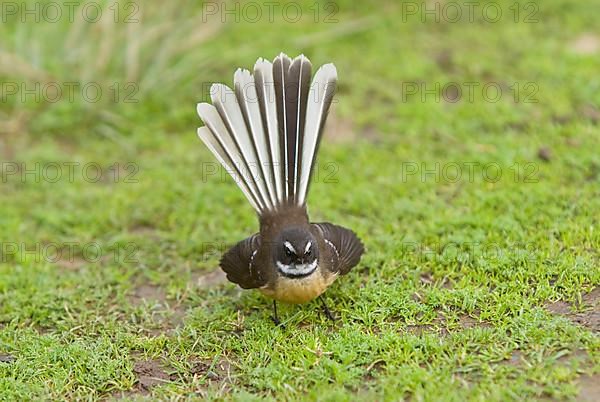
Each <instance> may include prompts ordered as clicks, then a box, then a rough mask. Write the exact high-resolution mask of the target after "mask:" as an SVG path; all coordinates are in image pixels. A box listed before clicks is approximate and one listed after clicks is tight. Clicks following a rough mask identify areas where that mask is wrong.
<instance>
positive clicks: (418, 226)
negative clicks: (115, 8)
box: [0, 0, 600, 401]
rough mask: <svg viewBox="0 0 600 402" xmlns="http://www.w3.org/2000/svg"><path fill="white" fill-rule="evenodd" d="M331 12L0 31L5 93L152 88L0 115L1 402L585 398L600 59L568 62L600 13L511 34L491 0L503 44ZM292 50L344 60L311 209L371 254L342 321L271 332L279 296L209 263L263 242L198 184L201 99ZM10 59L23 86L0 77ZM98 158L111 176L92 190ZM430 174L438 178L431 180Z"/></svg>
mask: <svg viewBox="0 0 600 402" xmlns="http://www.w3.org/2000/svg"><path fill="white" fill-rule="evenodd" d="M592 3H594V4H592ZM337 4H338V5H339V11H338V12H337V13H336V15H335V18H337V19H338V20H339V21H338V22H337V23H324V22H323V21H320V22H318V23H315V22H314V21H313V14H309V13H312V11H311V8H310V7H312V6H313V2H310V1H307V2H303V3H302V7H303V10H304V12H305V13H306V17H305V18H303V19H302V20H301V21H299V22H297V23H289V22H286V21H285V19H283V18H282V17H281V14H276V18H275V20H274V22H273V23H270V22H269V21H268V20H266V18H267V16H264V18H263V19H262V20H261V21H260V22H258V23H248V22H244V21H241V22H240V23H235V22H234V21H233V20H232V19H233V18H234V17H229V18H230V19H229V21H228V22H227V23H224V24H221V23H220V22H219V20H218V18H217V19H216V20H214V19H213V20H211V21H212V25H211V24H209V23H206V24H204V23H202V16H201V7H200V6H199V5H194V4H193V3H192V2H190V3H189V4H188V3H186V4H185V5H183V6H181V8H178V7H175V6H171V8H169V9H167V10H166V11H164V12H160V11H159V7H158V6H155V5H151V4H150V3H149V2H148V3H140V6H141V9H142V11H143V15H144V20H143V21H144V22H143V23H140V24H138V25H136V26H135V27H133V28H130V27H127V26H126V25H125V24H114V25H110V24H109V25H108V26H105V27H104V28H102V29H100V28H99V25H98V24H90V25H85V24H83V25H82V27H83V28H82V27H80V28H74V25H73V24H70V23H68V21H61V23H57V24H43V23H39V24H35V23H30V24H21V23H18V22H14V21H13V23H8V24H2V25H1V26H0V33H2V38H3V42H2V46H1V47H0V56H1V57H0V76H1V77H2V81H3V82H28V83H30V84H31V83H32V82H33V83H35V82H49V81H48V80H50V79H51V80H55V81H59V82H69V81H82V82H89V81H94V82H99V83H101V84H102V86H103V88H107V87H108V86H110V85H111V84H112V83H114V82H119V83H121V84H123V83H128V82H134V83H137V84H138V85H139V92H138V93H137V95H136V97H137V99H138V100H139V102H138V103H125V102H122V101H121V102H116V103H115V102H112V101H110V99H108V98H106V97H103V98H102V101H101V102H100V103H99V104H90V103H88V102H84V101H82V100H81V99H79V100H77V101H75V102H65V101H62V102H56V103H53V104H48V103H44V102H35V101H33V100H31V99H28V100H26V102H21V101H20V100H19V99H18V98H15V97H10V98H8V101H5V102H2V103H0V116H2V118H3V120H4V123H3V124H2V125H1V126H0V147H1V148H0V157H1V158H2V159H1V161H2V170H3V174H2V181H1V182H0V205H1V208H2V212H1V213H0V233H1V235H0V236H1V237H0V239H1V242H2V247H3V248H2V249H1V251H2V253H1V257H2V258H1V259H0V357H2V356H4V358H5V359H6V360H8V358H7V356H11V357H12V361H11V362H8V363H2V362H0V399H3V400H32V399H35V400H38V399H92V400H94V399H106V398H109V399H110V398H118V397H121V396H124V397H125V398H128V399H144V398H146V399H188V398H189V399H194V398H202V397H208V398H211V399H237V400H251V399H253V398H254V399H259V398H261V399H262V398H268V399H272V400H295V399H306V400H354V399H357V398H358V399H362V400H400V399H402V398H406V399H412V400H455V401H462V400H482V401H484V400H485V401H490V400H497V401H504V400H537V399H550V400H569V399H576V398H578V395H579V398H584V397H585V396H586V395H587V397H588V398H589V397H590V395H593V393H592V394H590V392H593V391H590V389H591V388H590V389H587V390H586V389H585V384H586V383H587V384H589V383H594V382H596V383H597V381H598V373H599V372H600V359H599V358H600V338H599V337H598V324H597V314H598V309H599V308H600V307H599V306H600V304H598V303H599V302H598V296H597V290H596V291H595V292H594V293H592V295H591V296H590V295H589V293H590V292H591V291H592V290H594V289H597V286H598V285H599V284H600V269H599V267H600V261H599V254H598V250H599V248H600V232H599V230H598V218H599V214H598V211H600V186H599V184H600V153H599V152H598V150H599V144H600V128H599V126H598V124H599V117H598V116H599V114H600V76H599V75H598V74H597V60H598V56H599V55H600V49H598V46H600V45H598V44H596V49H595V50H594V48H593V46H592V50H589V49H588V50H585V49H583V50H582V49H581V47H580V46H578V45H576V42H577V41H578V39H580V38H582V37H583V36H585V35H587V36H588V37H590V36H591V37H592V39H593V38H595V40H596V42H599V41H600V24H599V23H598V19H597V16H596V15H595V14H594V13H593V12H591V11H590V10H592V7H593V6H594V5H595V6H596V7H597V6H600V4H598V2H597V1H595V0H594V1H593V2H587V3H582V2H577V1H575V0H553V1H545V2H537V3H536V4H538V5H539V10H538V11H537V13H536V15H535V16H536V18H537V19H538V20H539V22H537V23H524V22H520V23H515V22H514V21H513V14H512V11H510V9H509V7H510V6H511V5H512V4H513V2H511V1H500V2H499V3H498V4H499V5H500V6H501V7H502V9H503V11H504V14H505V15H506V18H503V19H502V20H501V21H499V22H497V23H493V24H492V23H486V22H485V21H483V20H482V19H481V18H478V20H477V21H474V22H472V23H471V22H468V21H462V22H457V23H449V22H444V21H442V22H440V23H435V22H434V21H432V20H429V21H426V22H425V23H423V22H421V21H420V19H419V17H418V16H415V17H412V16H407V15H406V14H404V17H403V9H402V6H401V5H400V4H399V3H398V2H393V1H389V2H382V3H381V4H377V5H375V4H374V5H366V4H365V5H356V4H355V2H351V1H349V0H348V1H338V2H337ZM105 5H108V4H105ZM523 5H524V3H523ZM323 13H324V12H323ZM475 15H476V16H478V15H480V14H477V13H476V14H475ZM322 19H323V16H321V17H320V20H322ZM198 21H200V22H198ZM161 24H163V25H161ZM159 26H163V27H166V28H163V29H165V30H164V33H163V34H162V35H160V36H158V37H153V36H152V35H153V34H152V32H151V31H152V28H156V27H159ZM75 29H80V31H77V30H75ZM128 29H133V30H134V33H129V34H128ZM201 30H206V32H204V31H202V32H203V33H201ZM107 32H111V33H110V35H108V34H107ZM194 32H195V33H197V34H198V36H197V37H194V36H193V33H194ZM73 35H74V37H75V38H78V39H77V40H73V39H70V40H71V42H68V40H69V39H68V38H69V37H71V36H73ZM107 35H108V36H107ZM128 35H131V36H128ZM136 35H139V37H141V38H142V39H143V40H141V44H140V48H139V49H140V50H139V52H138V53H136V52H134V51H131V50H129V52H133V53H131V54H129V53H127V52H128V51H127V49H130V48H131V40H133V39H132V38H135V37H137V36H136ZM102 38H104V39H102ZM102 40H104V41H105V42H102ZM592 42H593V40H592ZM24 43H29V44H30V46H23V44H24ZM66 43H71V45H70V47H69V46H67V45H65V44H66ZM102 43H104V45H102ZM103 46H104V47H103ZM102 49H104V50H102ZM161 49H162V50H161ZM165 49H166V50H165ZM282 50H283V51H285V52H287V53H288V54H290V55H296V54H299V53H305V54H306V55H307V56H308V57H310V58H311V60H312V61H313V63H314V64H316V65H319V64H322V63H325V62H328V61H333V62H334V63H335V64H336V66H337V68H338V71H339V76H340V85H339V92H338V95H337V101H338V103H337V104H336V106H335V110H334V116H332V118H331V120H330V123H331V124H330V125H329V130H328V132H327V133H326V136H325V139H324V141H323V146H322V148H321V154H320V157H319V158H320V159H319V165H320V171H319V180H317V182H316V183H314V185H313V186H312V188H311V193H310V196H309V205H310V213H311V217H312V219H313V220H315V221H320V220H327V221H331V222H335V223H337V224H341V225H344V226H347V227H350V228H353V229H354V230H355V231H356V232H357V233H358V234H359V236H360V237H361V238H362V239H363V241H364V243H365V245H366V248H367V253H366V254H365V256H364V257H363V259H362V261H361V263H360V265H359V266H357V267H356V268H355V269H354V270H353V271H352V272H351V273H350V274H349V275H348V276H346V277H343V278H341V279H340V280H338V281H337V282H336V283H335V284H334V286H332V288H331V289H330V290H329V291H328V292H327V296H328V298H329V304H330V307H331V308H332V309H333V310H335V312H336V314H337V315H338V316H339V320H338V321H337V322H335V323H331V322H329V321H328V320H327V319H326V318H325V317H324V315H323V314H322V313H321V312H320V308H319V306H318V304H317V303H312V304H308V305H305V306H282V307H281V309H280V314H281V316H282V318H283V320H284V322H285V328H276V327H274V326H273V324H272V322H271V321H270V319H269V315H270V302H269V301H268V300H267V299H265V298H263V297H262V296H261V295H259V294H258V293H256V292H251V291H240V290H239V289H237V288H236V287H234V286H233V285H232V284H229V283H224V282H222V281H219V280H216V281H214V280H211V278H212V279H214V278H215V275H214V274H213V273H214V272H215V270H218V257H219V251H220V250H221V251H222V250H223V249H224V248H225V247H227V246H228V245H231V244H233V243H235V242H237V241H239V240H241V239H243V238H245V237H246V236H248V235H249V234H251V233H254V232H255V231H256V230H257V222H256V218H255V216H254V214H253V212H252V210H251V208H250V207H249V205H248V204H247V202H246V201H245V200H244V198H243V196H242V194H241V193H240V192H239V190H238V189H237V187H236V186H235V185H234V184H233V182H232V181H231V180H230V179H228V178H227V179H221V177H219V176H209V177H204V176H206V170H205V169H206V168H207V167H209V166H213V165H212V164H213V163H215V160H214V159H213V157H212V156H211V155H210V153H209V152H208V151H207V150H206V149H205V148H204V146H203V145H202V144H201V143H200V141H199V140H198V139H197V137H196V135H195V130H196V127H197V126H198V125H199V124H200V123H199V119H198V118H197V116H196V113H195V103H196V102H198V101H200V100H204V99H206V98H207V95H208V94H207V93H206V85H205V84H206V83H210V82H214V81H220V82H226V83H229V84H231V81H232V74H233V71H234V69H235V67H237V66H238V65H239V66H245V67H251V66H252V65H253V63H254V61H255V60H256V58H257V57H259V56H264V57H268V58H271V57H273V56H275V55H276V54H277V53H278V52H280V51H282ZM103 52H104V53H103ZM98 54H101V55H102V54H105V55H110V57H108V56H105V57H104V59H103V60H102V62H93V61H94V60H96V59H98V57H95V55H98ZM127 54H129V57H133V59H136V60H138V63H139V68H138V69H132V68H131V67H129V68H128V67H127V66H128V65H129V64H127V62H126V60H128V59H127V57H126V55H127ZM136 54H137V55H136ZM69 55H71V56H69ZM74 55H76V56H77V57H75V56H74ZM15 57H18V59H19V60H22V62H23V63H25V64H26V65H29V66H31V67H32V69H31V70H23V69H21V68H19V69H16V68H13V67H11V66H14V64H11V63H3V61H6V60H15ZM130 60H131V59H130ZM24 71H38V73H36V74H33V76H31V75H29V76H28V75H26V74H25V72H24ZM49 77H50V78H49ZM403 82H404V83H405V84H404V88H405V89H406V88H407V87H406V85H410V84H412V83H426V84H427V85H428V86H427V88H433V86H434V85H435V83H436V82H437V83H440V85H441V86H442V87H443V86H444V85H445V84H446V83H449V82H455V83H462V84H464V83H471V82H473V83H478V84H479V88H481V87H483V85H485V84H486V83H495V84H498V86H500V87H501V88H502V89H503V95H502V97H501V99H499V101H497V102H490V101H486V99H485V98H484V96H483V95H482V93H481V92H480V91H478V90H476V91H475V94H474V98H473V99H472V100H469V99H465V98H464V97H463V99H462V100H460V101H458V102H448V101H444V100H443V99H440V101H439V102H437V101H436V99H435V96H434V95H427V98H426V99H425V101H422V100H421V98H420V96H421V93H418V94H416V95H412V96H407V95H406V94H405V91H403V84H402V83H403ZM528 83H532V84H534V85H535V86H534V87H528V88H525V85H527V84H528ZM495 84H494V85H495ZM515 84H517V86H518V87H519V88H520V90H521V92H520V95H521V96H520V97H519V99H517V101H515V99H514V96H513V95H514V92H512V91H513V90H512V89H511V86H513V88H515V87H514V85H515ZM532 88H537V91H536V92H535V95H532V96H533V98H532V99H535V100H536V102H535V103H526V102H525V99H524V98H523V97H524V96H527V95H531V92H528V90H531V89H532ZM523 91H524V92H523ZM465 96H466V95H465ZM541 149H546V150H545V151H541V153H542V154H543V155H542V157H540V155H539V154H540V150H541ZM547 151H549V155H544V154H545V153H548V152H547ZM545 159H547V160H545ZM65 162H67V163H71V162H72V163H78V164H79V165H78V167H77V168H75V175H74V179H73V180H69V179H68V177H67V176H66V170H63V173H64V174H63V176H62V178H61V179H60V180H58V181H57V182H55V183H52V182H50V181H49V180H45V179H44V178H47V177H52V176H53V174H52V170H46V171H43V170H42V171H41V172H40V169H42V168H44V167H47V166H50V165H49V164H52V163H59V164H64V163H65ZM36 163H39V164H40V165H39V166H40V169H36V168H35V164H36ZM86 163H95V164H97V165H98V166H100V168H101V170H102V172H103V173H104V176H103V177H102V179H100V180H99V181H98V182H95V183H92V182H90V181H89V180H87V181H86V180H84V178H83V177H82V174H83V173H82V171H81V167H82V166H83V165H85V164H86ZM129 163H132V164H133V165H131V166H134V167H136V168H137V170H136V171H135V172H134V171H133V170H131V169H133V168H132V167H131V166H129V165H128V164H129ZM207 163H208V164H211V165H207ZM115 164H117V166H119V170H118V171H119V176H118V180H115V169H114V168H113V169H112V170H111V167H114V166H116V165H115ZM436 164H439V169H437V172H438V173H439V176H440V177H434V175H433V174H432V173H430V174H426V173H424V172H423V170H424V169H423V168H425V169H429V170H432V169H434V170H436ZM15 166H18V167H21V168H27V169H34V170H37V171H38V172H39V173H40V174H42V175H43V176H42V177H41V178H40V180H39V182H36V180H35V177H34V176H33V175H32V174H29V175H26V176H22V174H21V173H12V170H11V169H12V168H13V167H15ZM94 166H95V165H94ZM331 166H335V174H334V176H333V177H330V176H329V175H330V173H331V171H332V170H331ZM456 166H459V168H460V171H461V173H462V177H461V179H460V180H453V177H454V173H453V172H454V171H455V170H456ZM469 166H472V167H473V168H472V169H473V170H472V171H471V170H469V169H470V168H469ZM62 167H63V169H66V168H65V165H62ZM415 167H416V168H417V172H416V173H415V174H409V173H411V172H413V171H411V170H406V169H414V168H415ZM444 167H446V169H449V170H442V169H443V168H444ZM49 169H52V167H50V168H49ZM452 169H454V170H452ZM494 169H495V170H494ZM498 169H499V171H500V172H501V177H499V178H498V179H495V176H496V174H497V173H495V172H496V171H498ZM94 172H95V170H94V169H93V168H92V170H90V171H88V173H89V175H91V176H94V175H95V173H94ZM131 172H134V173H135V174H133V176H132V177H129V179H131V180H125V178H126V176H127V175H128V174H129V173H131ZM422 174H424V175H425V176H424V177H422ZM486 174H487V175H488V176H486ZM22 178H24V179H22ZM69 244H72V249H73V252H74V256H73V258H68V257H69V255H68V249H69V247H71V246H69ZM53 245H59V246H60V247H62V249H63V250H62V257H61V258H54V257H55V253H54V252H55V251H56V250H55V249H54V248H52V247H53ZM15 247H16V248H15ZM36 247H38V248H39V250H37V251H36ZM98 249H100V250H101V254H102V255H101V257H102V258H94V257H95V254H94V251H95V250H96V251H97V250H98ZM15 250H17V251H16V252H15ZM40 254H42V257H44V256H45V258H40ZM207 275H212V276H210V277H207ZM217 279H218V278H217ZM213 282H214V283H213ZM555 302H557V303H558V304H552V303H555ZM594 303H595V307H594V306H590V304H594ZM556 306H563V307H564V308H563V310H560V311H559V309H557V308H553V307H556ZM570 306H572V307H570ZM567 307H569V308H571V310H569V308H567ZM594 314H595V315H594ZM594 317H596V318H594ZM582 318H583V321H582ZM594 319H595V320H596V321H595V322H596V324H595V326H594V323H593V320H594ZM590 322H591V323H590ZM148 362H149V363H148ZM590 379H591V380H590ZM144 385H145V386H144ZM590 400H591V399H590Z"/></svg>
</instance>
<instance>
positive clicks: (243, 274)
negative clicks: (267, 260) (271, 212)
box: [220, 233, 266, 289]
mask: <svg viewBox="0 0 600 402" xmlns="http://www.w3.org/2000/svg"><path fill="white" fill-rule="evenodd" d="M259 247H260V235H259V234H258V233H256V234H254V235H252V236H250V237H248V238H247V239H244V240H242V241H241V242H239V243H238V244H236V245H235V246H233V247H232V248H230V249H229V250H228V251H227V252H226V253H225V254H223V257H221V263H220V265H221V268H222V269H223V271H225V273H226V274H227V279H228V280H229V281H230V282H233V283H236V284H238V285H240V287H242V288H244V289H253V288H258V287H261V286H263V285H264V284H265V283H266V278H264V276H263V275H262V274H261V270H260V268H261V267H260V266H259V264H256V261H255V260H256V257H257V254H258V249H259Z"/></svg>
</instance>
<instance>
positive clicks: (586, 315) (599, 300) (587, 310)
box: [546, 287, 600, 332]
mask: <svg viewBox="0 0 600 402" xmlns="http://www.w3.org/2000/svg"><path fill="white" fill-rule="evenodd" d="M574 308H576V309H577V310H578V311H577V312H576V311H574ZM546 310H548V311H549V312H551V313H552V314H559V315H562V316H565V317H566V318H568V319H569V320H571V321H572V322H573V323H575V324H578V325H582V326H584V327H586V328H588V329H590V330H592V331H593V332H600V288H599V287H597V288H595V289H594V290H592V291H591V292H590V293H587V294H586V295H584V296H583V297H582V300H581V304H580V305H575V306H571V305H570V304H569V303H567V302H564V301H557V302H554V303H550V304H546Z"/></svg>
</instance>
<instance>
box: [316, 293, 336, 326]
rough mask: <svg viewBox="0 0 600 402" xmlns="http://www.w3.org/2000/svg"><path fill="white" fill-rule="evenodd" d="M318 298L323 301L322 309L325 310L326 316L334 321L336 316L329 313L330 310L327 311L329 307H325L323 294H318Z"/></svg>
mask: <svg viewBox="0 0 600 402" xmlns="http://www.w3.org/2000/svg"><path fill="white" fill-rule="evenodd" d="M319 300H321V303H323V311H325V315H326V316H327V318H329V319H330V320H331V321H335V320H336V318H335V317H334V315H333V314H331V311H329V307H327V303H325V298H324V297H323V296H319Z"/></svg>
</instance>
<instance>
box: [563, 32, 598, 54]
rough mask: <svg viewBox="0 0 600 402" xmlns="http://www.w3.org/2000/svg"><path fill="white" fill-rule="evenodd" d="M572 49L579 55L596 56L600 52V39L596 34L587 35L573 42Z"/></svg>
mask: <svg viewBox="0 0 600 402" xmlns="http://www.w3.org/2000/svg"><path fill="white" fill-rule="evenodd" d="M570 47H571V50H572V51H573V52H574V53H577V54H583V55H589V54H594V53H597V52H598V51H600V38H599V37H598V36H596V35H594V34H591V33H586V34H583V35H581V36H579V37H577V38H576V39H575V40H574V41H573V42H571V45H570Z"/></svg>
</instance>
